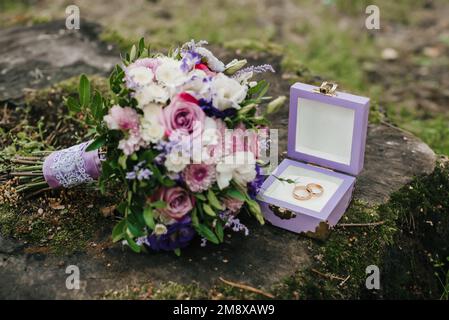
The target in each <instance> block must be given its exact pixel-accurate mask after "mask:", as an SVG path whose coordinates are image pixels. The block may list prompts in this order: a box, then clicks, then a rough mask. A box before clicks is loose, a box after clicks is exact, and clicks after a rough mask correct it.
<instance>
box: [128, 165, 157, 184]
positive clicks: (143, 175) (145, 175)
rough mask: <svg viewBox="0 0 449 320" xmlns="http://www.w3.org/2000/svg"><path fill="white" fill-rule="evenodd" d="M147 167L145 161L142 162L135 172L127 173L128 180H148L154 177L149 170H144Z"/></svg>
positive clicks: (136, 166) (135, 167)
mask: <svg viewBox="0 0 449 320" xmlns="http://www.w3.org/2000/svg"><path fill="white" fill-rule="evenodd" d="M144 165H145V161H141V162H139V163H138V164H136V165H135V166H134V168H133V171H129V172H127V173H126V179H128V180H135V179H137V180H139V181H141V180H148V179H150V177H151V176H152V175H153V172H152V171H151V170H150V169H148V168H143V166H144Z"/></svg>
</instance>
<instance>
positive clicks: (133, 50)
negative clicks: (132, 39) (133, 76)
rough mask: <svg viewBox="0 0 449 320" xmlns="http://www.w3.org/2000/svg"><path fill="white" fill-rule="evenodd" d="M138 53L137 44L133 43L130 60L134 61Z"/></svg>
mask: <svg viewBox="0 0 449 320" xmlns="http://www.w3.org/2000/svg"><path fill="white" fill-rule="evenodd" d="M136 55H137V48H136V45H133V46H132V47H131V51H130V52H129V62H132V61H134V59H135V58H136Z"/></svg>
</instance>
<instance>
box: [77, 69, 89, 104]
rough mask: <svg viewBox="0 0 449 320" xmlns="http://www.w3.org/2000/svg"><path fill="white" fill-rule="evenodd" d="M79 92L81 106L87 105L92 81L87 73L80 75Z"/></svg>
mask: <svg viewBox="0 0 449 320" xmlns="http://www.w3.org/2000/svg"><path fill="white" fill-rule="evenodd" d="M78 93H79V96H80V103H81V106H83V107H85V106H87V105H88V104H89V102H90V83H89V79H87V77H86V75H85V74H82V75H81V77H80V84H79V89H78Z"/></svg>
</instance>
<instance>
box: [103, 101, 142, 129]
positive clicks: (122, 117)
mask: <svg viewBox="0 0 449 320" xmlns="http://www.w3.org/2000/svg"><path fill="white" fill-rule="evenodd" d="M103 120H104V122H106V125H107V126H108V128H109V129H111V130H133V131H137V130H138V129H139V115H138V114H137V112H136V110H134V109H133V108H130V107H125V108H122V107H120V106H117V105H116V106H113V107H112V108H111V109H110V110H109V113H108V114H107V115H105V116H104V118H103Z"/></svg>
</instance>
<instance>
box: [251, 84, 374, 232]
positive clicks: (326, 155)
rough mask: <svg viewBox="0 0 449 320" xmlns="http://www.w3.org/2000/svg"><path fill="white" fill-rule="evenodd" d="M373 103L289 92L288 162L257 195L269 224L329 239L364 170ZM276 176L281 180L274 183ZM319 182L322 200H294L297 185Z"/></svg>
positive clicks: (300, 87) (299, 89)
mask: <svg viewBox="0 0 449 320" xmlns="http://www.w3.org/2000/svg"><path fill="white" fill-rule="evenodd" d="M368 114H369V98H366V97H361V96H355V95H352V94H348V93H343V92H338V91H337V92H335V93H334V95H327V94H323V93H320V92H319V88H318V87H316V86H312V85H308V84H304V83H296V84H294V85H293V86H291V88H290V109H289V124H288V147H287V155H288V159H285V160H284V161H282V162H281V164H280V165H279V166H278V167H277V168H276V169H275V170H274V172H273V173H272V174H271V175H270V176H269V177H268V178H267V179H266V180H265V182H264V183H263V185H262V187H261V191H260V192H259V194H258V195H257V198H258V200H259V203H260V205H261V208H262V211H263V213H264V216H265V219H266V220H267V221H269V222H270V223H271V224H273V225H275V226H277V227H280V228H283V229H286V230H290V231H293V232H296V233H305V234H306V235H308V236H311V237H315V238H326V237H327V235H328V234H329V230H330V229H331V228H332V226H334V225H336V224H337V222H338V221H339V220H340V218H341V217H342V215H343V214H344V212H345V211H346V209H347V207H348V205H349V202H350V201H351V197H352V191H353V189H354V184H355V176H356V175H357V174H359V173H360V171H362V168H363V161H364V154H365V143H366V131H367V127H368ZM276 177H277V178H276ZM278 178H283V179H291V180H294V181H295V184H296V183H297V184H299V185H306V184H308V183H318V184H320V185H321V186H323V188H324V193H323V194H322V195H321V196H320V197H313V198H312V199H310V200H305V201H300V200H296V199H295V198H293V195H292V192H293V188H294V185H295V184H292V183H288V182H285V181H280V180H279V179H278Z"/></svg>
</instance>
